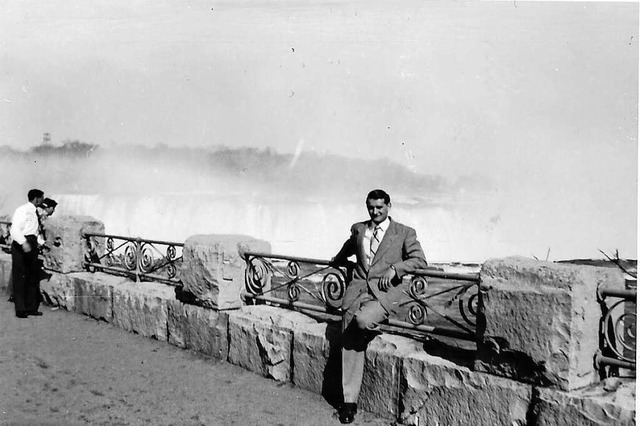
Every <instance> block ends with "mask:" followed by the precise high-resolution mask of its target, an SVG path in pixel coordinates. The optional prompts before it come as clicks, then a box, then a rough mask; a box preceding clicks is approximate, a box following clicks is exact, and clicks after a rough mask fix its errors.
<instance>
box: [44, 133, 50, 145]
mask: <svg viewBox="0 0 640 426" xmlns="http://www.w3.org/2000/svg"><path fill="white" fill-rule="evenodd" d="M42 145H43V146H49V145H51V134H50V133H49V132H45V133H43V134H42Z"/></svg>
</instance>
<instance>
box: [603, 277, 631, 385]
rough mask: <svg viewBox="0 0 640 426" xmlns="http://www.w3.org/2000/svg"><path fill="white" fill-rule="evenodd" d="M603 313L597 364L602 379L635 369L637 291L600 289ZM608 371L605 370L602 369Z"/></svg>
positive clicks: (629, 289) (629, 287) (628, 288)
mask: <svg viewBox="0 0 640 426" xmlns="http://www.w3.org/2000/svg"><path fill="white" fill-rule="evenodd" d="M598 300H599V302H600V307H601V310H602V319H601V321H600V349H599V351H598V353H597V354H596V364H598V365H599V366H600V367H601V369H600V372H601V375H602V376H610V375H618V374H619V369H620V368H623V369H630V370H635V368H636V363H635V360H636V326H637V319H638V318H637V288H636V287H635V285H634V286H628V287H627V288H626V289H624V290H622V289H619V290H617V289H610V288H604V287H601V288H599V289H598ZM605 366H606V367H607V368H602V367H605Z"/></svg>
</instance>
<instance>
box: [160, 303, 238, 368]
mask: <svg viewBox="0 0 640 426" xmlns="http://www.w3.org/2000/svg"><path fill="white" fill-rule="evenodd" d="M168 307H169V312H168V314H169V316H168V321H169V324H168V326H169V343H171V344H172V345H175V346H179V347H181V348H188V349H193V350H195V351H198V352H200V353H203V354H205V355H209V356H212V357H215V358H218V359H221V360H225V361H226V359H227V356H228V354H229V339H228V338H227V325H228V322H229V316H228V315H227V313H226V312H220V311H215V310H212V309H208V308H203V307H201V306H194V305H187V304H185V303H182V302H180V301H179V300H172V301H169V304H168Z"/></svg>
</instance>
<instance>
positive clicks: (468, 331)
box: [243, 252, 480, 341]
mask: <svg viewBox="0 0 640 426" xmlns="http://www.w3.org/2000/svg"><path fill="white" fill-rule="evenodd" d="M244 255H245V262H246V264H247V267H246V270H245V272H246V274H245V290H244V292H243V297H244V299H245V301H247V302H253V303H258V302H262V303H270V304H277V305H278V306H280V307H283V308H287V309H294V310H299V311H312V312H316V313H320V314H324V315H326V316H327V317H328V318H333V319H339V318H340V316H341V315H342V308H341V306H342V298H343V296H344V293H345V290H346V286H347V282H348V277H349V276H350V275H351V266H350V265H347V266H342V265H340V266H339V265H334V264H332V263H331V262H330V261H328V260H324V259H312V258H304V257H296V256H286V255H278V254H271V253H263V252H245V254H244ZM479 284H480V276H479V274H478V273H452V272H445V271H442V270H436V269H420V270H419V271H416V273H415V274H413V275H411V276H410V277H408V278H406V279H405V280H404V281H403V283H402V284H401V285H403V286H405V291H404V294H403V298H402V299H401V300H400V301H399V310H398V311H399V312H398V314H397V315H395V316H393V317H391V318H389V320H388V321H387V322H386V324H385V327H384V328H385V329H387V330H390V331H398V332H401V333H409V334H412V335H415V334H416V333H417V334H436V335H441V336H446V337H452V338H456V339H462V340H467V341H475V340H476V334H475V325H476V314H477V302H478V288H479ZM456 302H457V303H456Z"/></svg>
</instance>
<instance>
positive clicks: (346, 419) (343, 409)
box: [338, 402, 358, 424]
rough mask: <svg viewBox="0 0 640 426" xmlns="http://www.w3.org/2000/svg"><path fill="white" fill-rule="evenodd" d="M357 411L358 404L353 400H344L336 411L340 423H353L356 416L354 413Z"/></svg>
mask: <svg viewBox="0 0 640 426" xmlns="http://www.w3.org/2000/svg"><path fill="white" fill-rule="evenodd" d="M357 412H358V406H357V405H356V404H355V403H353V402H345V403H344V404H342V405H341V406H340V411H339V413H338V418H339V419H340V423H342V424H347V423H353V420H354V419H355V418H356V413H357Z"/></svg>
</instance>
